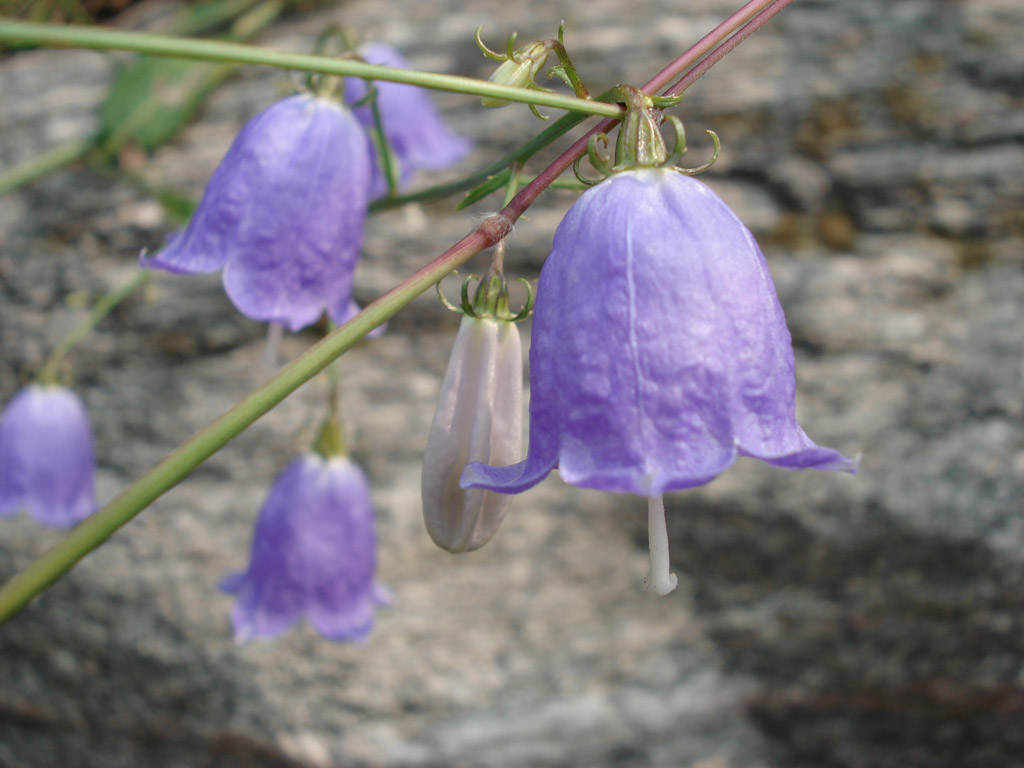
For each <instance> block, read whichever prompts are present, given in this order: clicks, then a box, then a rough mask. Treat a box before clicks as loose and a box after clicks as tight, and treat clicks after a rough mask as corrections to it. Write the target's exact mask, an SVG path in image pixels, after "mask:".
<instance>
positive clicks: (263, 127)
mask: <svg viewBox="0 0 1024 768" xmlns="http://www.w3.org/2000/svg"><path fill="white" fill-rule="evenodd" d="M371 163H372V158H371V156H370V153H369V148H368V139H367V136H366V134H365V132H364V131H363V129H362V127H361V126H360V124H359V121H358V120H356V118H355V117H354V116H353V115H352V113H351V112H350V111H349V110H347V109H346V108H345V107H343V106H341V105H340V104H337V103H336V102H333V101H330V100H328V99H321V98H316V97H314V96H310V95H306V94H300V95H296V96H291V97H289V98H287V99H284V100H282V101H279V102H277V103H276V104H274V105H272V106H270V107H268V108H267V109H265V110H263V111H262V112H260V113H259V114H258V115H256V116H255V117H253V118H252V119H251V120H249V122H248V123H246V124H245V127H243V128H242V130H241V132H240V133H239V134H238V136H237V137H236V138H235V140H234V142H233V143H232V144H231V147H230V148H229V149H228V152H227V154H226V155H225V156H224V159H223V160H221V163H220V165H218V166H217V169H216V170H215V171H214V172H213V176H212V177H211V178H210V182H209V183H208V184H207V185H206V191H205V192H204V193H203V199H202V201H201V202H200V203H199V208H198V209H197V210H196V212H195V214H194V215H193V216H192V220H191V221H190V222H189V225H188V228H187V229H185V231H184V232H178V233H176V234H175V235H173V236H172V237H171V238H169V240H168V241H167V243H166V244H165V246H164V248H163V249H162V250H161V251H160V252H159V253H157V254H156V255H155V256H153V257H152V258H150V259H146V258H145V256H144V255H143V257H140V259H139V261H140V263H141V264H142V266H145V267H156V268H158V269H164V270H167V271H168V272H177V273H182V274H199V273H207V272H216V271H217V270H218V269H222V268H223V270H224V290H225V291H226V292H227V294H228V297H229V298H230V299H231V301H232V302H233V303H234V305H235V306H236V307H237V308H238V310H239V311H240V312H241V313H242V314H244V315H246V316H248V317H251V318H252V319H254V320H261V321H266V322H273V323H279V324H281V325H284V326H287V327H288V328H289V329H290V330H292V331H297V330H299V329H300V328H303V327H305V326H307V325H310V324H311V323H314V322H316V321H317V320H318V319H319V317H320V315H321V314H322V313H323V312H324V310H326V311H327V312H328V314H329V315H330V316H331V318H332V319H333V320H335V321H336V322H338V323H341V322H344V321H345V319H347V317H348V316H350V315H351V313H352V310H351V304H352V301H351V293H352V278H353V273H354V272H355V268H356V261H357V259H358V257H359V249H360V246H361V245H362V241H363V224H364V222H365V219H366V207H367V204H368V201H369V190H370V174H371Z"/></svg>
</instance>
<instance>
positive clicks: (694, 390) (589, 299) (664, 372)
mask: <svg viewBox="0 0 1024 768" xmlns="http://www.w3.org/2000/svg"><path fill="white" fill-rule="evenodd" d="M795 389H796V382H795V378H794V372H793V348H792V343H791V339H790V335H789V331H788V329H787V328H786V320H785V317H784V316H783V313H782V308H781V306H780V305H779V301H778V298H777V297H776V294H775V287H774V285H773V283H772V279H771V275H770V274H769V272H768V267H767V264H766V263H765V260H764V257H763V256H762V254H761V251H760V249H759V248H758V246H757V243H756V242H755V241H754V238H753V236H752V235H751V234H750V232H749V231H748V230H747V228H746V227H745V226H744V225H743V224H742V223H741V222H740V221H739V219H737V218H736V216H735V215H734V214H733V213H732V211H730V210H729V208H728V207H727V206H726V205H725V203H724V202H722V200H721V199H720V198H719V197H718V196H717V195H715V194H714V193H713V192H712V191H711V190H710V189H709V188H708V187H707V186H705V185H704V184H703V183H701V182H699V181H697V180H695V179H692V178H689V177H686V176H682V175H680V174H679V173H676V172H674V171H671V170H668V169H656V168H647V169H635V170H631V171H626V172H622V173H618V174H615V175H614V176H612V177H611V178H609V179H607V180H606V181H604V182H602V183H601V184H599V185H597V186H596V187H594V188H593V189H590V190H588V191H587V192H585V193H584V194H583V195H582V196H581V197H580V199H579V200H578V201H577V202H576V203H575V204H574V205H573V206H572V208H571V209H570V210H569V212H568V213H567V214H566V216H565V219H564V220H563V221H562V223H561V224H560V225H559V227H558V230H557V232H556V233H555V238H554V246H553V248H552V251H551V255H550V256H548V259H547V261H546V262H545V264H544V268H543V270H542V272H541V276H540V283H539V285H538V289H537V303H536V310H535V314H534V322H533V339H532V346H531V349H530V447H529V451H528V454H527V457H526V460H525V461H522V462H520V463H519V464H515V465H512V466H509V467H490V466H487V465H484V464H479V463H477V464H470V465H469V466H467V467H466V469H465V471H464V473H463V475H462V481H461V482H462V486H463V487H467V488H489V489H491V490H495V491H501V492H504V493H519V492H520V491H523V490H526V489H527V488H530V487H532V486H533V485H535V484H537V483H538V482H540V481H541V480H542V479H544V477H546V476H547V474H548V473H549V472H550V471H551V470H552V469H554V468H555V467H558V469H559V472H560V473H561V475H562V478H563V479H564V480H565V481H566V482H569V483H572V484H574V485H579V486H583V487H585V488H597V489H600V490H604V491H616V492H627V493H636V494H641V495H644V496H647V497H649V498H650V499H651V519H652V521H655V519H656V518H657V517H658V515H659V512H658V508H659V505H660V503H661V499H660V496H661V494H662V493H663V492H664V491H670V490H674V489H681V488H691V487H694V486H698V485H702V484H704V483H707V482H710V481H711V480H712V479H714V478H715V477H716V476H717V475H718V474H720V473H721V472H722V471H724V470H725V469H726V468H727V467H728V466H729V465H731V464H732V463H733V462H734V461H735V460H736V458H737V457H738V456H751V457H754V458H758V459H761V460H763V461H766V462H768V463H769V464H772V465H775V466H779V467H787V468H790V469H801V468H813V469H826V470H839V471H845V472H853V471H855V470H856V461H855V460H851V459H848V458H847V457H845V456H843V455H842V454H840V453H838V452H837V451H834V450H832V449H830V448H820V447H818V446H816V445H815V444H814V443H813V442H812V441H811V439H810V438H809V437H807V435H806V434H805V433H804V431H803V429H801V428H800V425H799V424H797V421H796V415H795ZM663 526H664V521H663V517H662V518H661V520H660V525H659V526H658V528H660V531H659V530H656V526H655V525H654V524H652V526H651V534H652V535H651V538H652V554H654V553H655V549H656V548H658V549H659V550H660V549H661V548H662V544H663V545H664V551H663V552H660V554H663V555H664V558H663V562H662V563H661V565H660V566H658V567H659V568H662V573H660V574H655V576H654V579H653V584H652V583H651V582H649V583H648V584H649V588H651V589H652V590H653V591H658V592H660V593H665V592H667V591H671V588H672V586H674V577H671V580H670V579H669V577H670V574H668V559H667V540H665V538H664V527H663ZM656 537H658V538H660V539H661V540H662V541H660V542H656V541H655V538H656ZM652 570H653V568H652Z"/></svg>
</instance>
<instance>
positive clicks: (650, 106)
mask: <svg viewBox="0 0 1024 768" xmlns="http://www.w3.org/2000/svg"><path fill="white" fill-rule="evenodd" d="M612 98H613V99H615V100H617V101H618V102H619V103H621V104H624V105H625V107H626V116H625V117H624V118H623V119H622V123H621V124H620V125H619V135H618V138H617V139H616V143H615V158H614V163H613V164H609V162H608V161H607V160H606V159H605V158H603V157H601V155H600V153H599V152H598V148H597V144H598V142H601V143H602V144H603V145H604V146H605V147H607V145H608V137H607V135H605V134H603V133H598V134H595V135H593V136H591V137H590V141H589V143H588V144H587V158H588V160H589V161H590V164H591V165H592V166H593V167H594V169H595V170H596V171H597V172H598V174H599V178H597V179H591V178H587V177H585V176H583V175H582V173H581V172H580V160H577V161H576V162H575V163H574V164H573V173H575V174H576V178H577V179H579V180H580V181H581V182H583V183H584V184H586V185H588V186H593V185H594V184H597V183H599V182H600V181H603V180H604V179H605V178H607V177H608V176H611V175H612V174H613V173H619V172H621V171H628V170H632V169H634V168H670V169H671V170H674V171H677V172H679V173H683V174H686V175H688V176H692V175H694V174H697V173H701V172H702V171H706V170H707V169H708V168H710V167H711V166H712V165H713V164H714V162H715V161H716V160H717V159H718V154H719V151H720V149H721V143H720V141H719V139H718V134H716V133H715V132H714V131H705V133H707V134H708V136H710V137H711V141H712V142H713V143H714V152H713V154H712V156H711V159H710V160H709V161H708V162H706V163H704V164H703V165H699V166H697V167H694V168H680V167H678V166H677V165H676V164H677V163H678V162H679V161H680V160H681V159H682V157H683V155H684V154H686V130H685V128H683V123H682V121H681V120H680V119H679V118H678V117H675V116H674V115H669V116H668V117H665V116H663V115H662V114H661V110H662V109H664V108H665V107H673V106H675V105H677V104H679V102H680V101H681V100H682V97H681V96H651V95H649V94H646V93H644V92H643V91H641V90H639V89H637V88H633V87H631V86H625V85H620V86H616V88H614V89H612ZM665 123H669V124H670V125H671V126H672V129H673V131H674V132H675V144H674V145H673V147H672V151H671V152H670V151H669V150H668V147H667V145H666V143H665V139H664V136H663V135H662V126H663V125H664V124H665Z"/></svg>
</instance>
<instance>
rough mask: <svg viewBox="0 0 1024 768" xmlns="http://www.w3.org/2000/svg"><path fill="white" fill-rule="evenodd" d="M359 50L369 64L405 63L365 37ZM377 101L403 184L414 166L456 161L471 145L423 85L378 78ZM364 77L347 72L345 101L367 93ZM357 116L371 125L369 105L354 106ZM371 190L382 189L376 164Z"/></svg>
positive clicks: (445, 165) (447, 164) (406, 66)
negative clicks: (350, 74)
mask: <svg viewBox="0 0 1024 768" xmlns="http://www.w3.org/2000/svg"><path fill="white" fill-rule="evenodd" d="M360 53H361V54H362V56H363V58H364V59H366V61H367V62H368V63H370V64H382V65H384V66H388V67H398V68H401V69H409V62H407V61H406V60H405V59H404V58H403V57H402V55H401V54H400V53H399V52H398V51H396V50H395V49H394V48H392V47H391V46H389V45H385V44H384V43H367V44H366V45H364V46H362V48H361V49H360ZM375 85H376V88H377V100H378V101H377V103H378V108H379V110H380V114H381V122H382V123H383V125H384V135H385V136H386V137H387V140H388V143H389V144H390V145H391V148H392V149H393V150H394V153H395V155H396V156H397V158H398V161H399V166H400V171H401V179H400V182H401V183H400V186H403V187H404V186H405V185H406V184H407V183H408V182H409V180H410V178H411V177H412V172H413V171H414V170H419V169H425V170H442V169H444V168H448V167H450V166H452V165H455V164H456V163H458V162H459V161H460V160H462V158H464V157H465V156H466V155H467V154H468V152H469V150H470V149H471V148H472V142H470V140H469V139H467V138H466V137H464V136H459V135H458V134H456V133H454V132H453V131H452V130H451V129H450V128H448V126H447V125H445V122H444V120H443V118H442V117H441V114H440V112H438V111H437V107H435V106H434V104H433V102H432V101H431V99H430V95H429V94H428V93H427V92H426V91H425V90H423V89H422V88H417V87H415V86H412V85H405V84H403V83H390V82H384V81H378V82H376V83H375ZM366 92H367V88H366V82H365V81H363V80H360V79H358V78H354V77H350V78H347V79H346V80H345V101H346V102H348V103H349V104H354V103H355V102H357V101H359V100H360V99H362V98H363V97H365V96H366ZM355 113H356V117H358V118H359V120H360V122H362V124H363V125H364V126H365V127H366V130H367V132H368V133H369V132H370V131H372V130H373V114H372V110H371V109H370V108H369V107H368V106H364V107H357V108H356V109H355ZM374 178H375V181H374V184H373V191H372V192H371V194H372V196H374V197H376V196H377V195H379V194H381V193H383V192H384V191H386V186H384V180H383V178H382V176H381V175H380V172H379V170H376V171H375V175H374Z"/></svg>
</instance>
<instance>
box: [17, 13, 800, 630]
mask: <svg viewBox="0 0 1024 768" xmlns="http://www.w3.org/2000/svg"><path fill="white" fill-rule="evenodd" d="M788 2H790V0H776V4H778V5H779V6H780V8H781V7H782V6H784V5H785V4H787V3H788ZM770 5H773V3H771V2H767V1H766V0H754V1H753V2H750V3H748V4H747V5H745V6H744V7H743V9H741V10H740V11H738V12H737V13H736V14H733V16H730V17H729V19H726V21H725V22H723V23H722V24H721V25H719V27H716V28H715V30H713V31H712V32H711V33H709V34H708V35H706V36H705V37H704V38H702V39H701V40H700V41H698V43H697V44H696V45H695V46H694V47H693V48H691V49H690V50H689V51H687V52H686V53H685V54H683V56H680V57H679V58H677V59H676V60H675V61H673V62H672V64H670V65H669V66H667V67H665V69H663V70H662V71H661V72H659V73H658V75H656V76H655V77H654V78H653V79H652V80H651V81H649V82H648V83H647V84H646V85H645V86H644V90H645V91H648V92H651V91H654V90H660V89H661V88H663V87H665V86H666V85H667V84H668V83H669V82H671V81H672V80H673V79H675V78H676V77H679V75H681V74H683V71H684V69H685V68H686V67H687V66H690V65H692V64H693V63H694V62H696V61H697V60H699V59H700V58H701V57H703V56H704V55H706V54H707V53H708V52H710V51H711V50H712V49H713V48H715V46H716V45H718V43H719V42H721V41H722V40H724V39H725V38H727V37H729V35H731V34H732V33H733V32H735V31H736V30H737V29H739V28H740V27H742V26H743V25H744V24H745V23H747V22H748V21H751V20H752V19H754V17H755V16H757V14H759V13H760V12H761V11H764V10H765V9H766V8H767V7H768V6H770ZM759 18H760V17H759ZM764 21H767V18H761V19H760V21H754V22H751V25H752V26H753V28H751V29H749V31H747V32H746V34H747V35H749V34H750V33H752V32H753V31H754V30H755V29H756V28H757V27H759V26H760V25H761V24H763V23H764ZM10 26H11V25H10V24H3V23H0V39H2V38H3V29H4V28H5V27H10ZM36 26H38V25H36ZM730 50H731V49H730ZM306 58H314V59H315V58H316V57H306ZM719 58H720V57H719ZM716 61H717V59H716ZM253 63H261V62H253ZM709 66H710V65H709ZM330 74H336V73H330ZM684 79H685V78H684ZM680 82H682V81H680ZM674 88H679V84H677V85H676V86H674ZM533 93H535V92H533V91H531V92H530V94H531V95H532V94H533ZM615 122H616V121H614V120H604V121H602V122H601V123H599V124H598V125H597V126H596V127H595V128H594V129H593V130H591V131H590V132H588V134H587V135H585V136H583V137H582V138H580V139H579V140H578V141H576V143H575V144H573V145H572V146H571V147H570V148H569V149H567V150H566V151H564V152H563V153H562V154H561V155H559V156H558V158H556V159H555V161H554V162H552V163H551V164H550V165H549V166H548V167H547V168H545V169H544V170H543V171H541V173H539V174H538V175H537V176H536V178H534V179H533V181H531V182H530V183H529V184H527V185H526V186H525V187H524V188H523V189H522V190H520V192H519V193H518V194H517V195H516V196H515V197H514V198H513V199H512V201H511V202H509V204H508V205H506V206H505V207H504V208H503V209H502V210H501V211H500V212H499V213H497V214H494V215H493V216H490V217H488V218H487V219H485V220H484V221H483V222H482V223H481V224H480V225H479V226H477V227H476V228H475V229H474V230H473V231H472V232H470V233H469V234H468V235H466V236H465V237H463V238H462V239H461V240H459V241H458V242H457V243H455V245H453V246H452V247H451V248H449V249H448V250H446V251H445V252H444V253H442V254H441V255H440V256H438V257H437V258H436V259H434V260H433V261H431V262H430V263H429V264H427V265H426V266H425V267H422V268H421V269H419V270H418V271H417V272H415V273H414V274H413V275H411V276H410V277H408V278H407V279H406V280H404V281H402V282H401V283H400V284H399V285H397V286H395V287H394V288H392V289H391V290H390V291H388V292H387V293H385V294H384V295H383V296H381V297H380V298H378V299H377V300H376V301H374V302H372V303H371V304H369V305H368V306H367V307H366V308H365V309H364V310H363V311H362V312H360V313H359V314H358V315H356V316H355V317H354V318H352V319H351V320H349V321H348V322H347V323H345V324H344V325H342V326H341V327H340V328H338V329H337V330H335V331H333V332H332V333H330V334H328V335H327V336H326V337H324V339H322V340H321V341H320V342H318V343H317V344H315V345H314V346H313V347H311V348H310V349H308V350H307V351H306V352H305V353H304V354H303V355H302V356H300V357H299V358H298V359H296V360H294V361H293V362H291V363H289V364H288V365H286V366H285V367H284V368H282V369H281V370H280V371H279V372H278V373H277V374H276V375H274V376H273V377H272V378H271V379H270V380H269V381H268V382H266V383H265V384H263V385H262V386H260V387H259V388H257V389H256V390H255V391H253V392H252V393H250V394H249V395H248V396H246V397H245V398H244V399H242V400H241V401H240V402H239V403H237V404H236V405H235V406H234V407H233V408H231V409H230V410H229V411H227V412H226V413H225V414H223V415H222V416H221V417H220V418H218V419H217V420H216V421H214V422H213V423H211V424H210V425H208V426H207V427H205V428H204V429H202V430H200V431H199V432H198V433H196V434H195V435H194V436H193V437H192V438H190V439H189V440H188V441H186V442H185V443H184V444H183V445H181V446H180V447H179V448H178V449H177V450H175V451H174V452H173V453H171V454H170V455H169V456H168V457H167V458H166V459H164V460H163V461H161V462H160V463H159V464H157V465H156V466H155V467H153V468H152V469H151V470H149V471H148V472H147V473H146V474H145V475H143V476H142V477H141V478H139V480H137V481H136V482H135V483H133V484H132V485H131V486H129V487H128V488H127V489H125V490H124V491H123V492H122V493H121V494H120V495H119V496H117V497H116V498H115V499H114V500H113V501H111V502H110V503H109V504H107V505H106V506H104V507H103V508H102V509H100V510H99V511H97V512H96V513H95V514H94V515H92V516H91V517H89V518H87V519H86V520H85V521H83V522H82V523H80V524H79V525H78V526H77V527H75V528H74V529H72V530H71V532H70V533H68V535H67V536H66V537H65V538H64V539H62V540H61V541H60V542H58V543H57V544H56V545H55V546H54V547H53V548H52V549H50V550H49V551H47V552H45V553H44V554H43V555H41V556H40V557H38V558H36V559H35V560H34V561H32V562H31V563H30V564H29V565H28V567H26V568H25V569H24V570H22V571H21V572H20V573H18V574H16V575H15V576H14V577H13V578H12V579H11V580H10V581H9V582H8V583H7V584H6V585H4V587H3V588H2V589H0V624H2V623H3V622H5V621H7V620H8V619H10V618H11V617H12V616H13V615H14V614H16V613H17V612H18V611H19V610H21V608H23V607H24V606H25V605H26V604H27V603H28V602H29V601H30V600H32V598H34V597H35V596H36V595H38V594H39V593H40V592H42V591H43V590H44V589H46V588H47V587H49V586H50V585H51V584H53V583H54V582H55V581H57V580H58V579H59V578H61V576H63V575H64V574H65V573H67V572H68V571H69V570H71V568H72V567H74V565H75V564H76V563H77V562H78V561H79V560H81V559H82V558H83V557H85V556H86V555H88V554H89V553H90V552H91V551H93V550H94V549H96V547H98V546H100V545H101V544H102V543H103V542H104V541H106V540H107V539H108V538H109V537H110V536H111V535H113V534H114V533H115V532H116V531H117V530H118V529H119V528H121V527H122V526H123V525H125V524H126V523H128V522H129V521H130V520H131V519H132V518H134V517H135V516H136V515H137V514H139V513H140V512H141V511H142V510H143V509H144V508H145V507H147V506H148V505H149V504H151V503H152V502H153V501H154V500H156V499H157V498H159V497H160V496H161V495H163V494H164V493H165V492H167V491H168V490H170V489H171V488H173V487H174V486H175V485H177V484H178V483H179V482H181V481H182V480H183V479H184V478H185V477H186V476H187V475H188V474H189V473H191V472H192V470H194V469H195V468H196V467H197V466H199V465H200V464H201V463H202V462H203V461H205V460H206V459H208V458H209V457H210V456H212V455H213V454H214V453H216V452H217V451H218V450H220V449H221V448H222V447H224V446H225V445H227V443H229V442H230V441H231V440H232V439H234V438H235V437H237V436H238V435H239V434H240V433H241V432H242V431H243V430H245V429H246V428H247V427H248V426H250V425H251V424H253V423H254V422H255V421H256V420H257V419H259V418H260V417H261V416H262V415H263V414H265V413H267V411H269V410H270V409H271V408H273V407H274V406H275V405H277V404H278V403H280V402H281V401H282V400H283V399H284V398H285V397H287V396H288V395H289V394H291V393H292V392H294V391H295V390H296V389H298V388H299V387H300V386H301V385H302V384H304V383H305V382H306V381H308V380H309V379H311V378H313V376H315V375H316V374H317V373H319V372H320V371H321V370H322V369H323V368H324V367H326V366H327V365H329V364H330V363H331V362H333V361H334V360H336V359H337V358H338V357H339V356H340V355H341V354H342V353H343V352H345V351H346V350H348V349H350V348H351V347H352V346H353V345H354V344H355V343H356V342H357V341H359V340H360V339H361V338H363V337H364V336H365V335H366V334H368V333H369V332H370V331H371V330H373V329H374V328H376V327H377V326H378V325H380V324H381V323H383V322H384V321H385V320H387V319H388V318H390V317H391V316H393V315H394V314H395V313H397V312H398V311H399V310H400V309H401V308H402V307H404V306H406V305H407V304H408V303H409V302H411V301H412V300H413V299H414V298H415V297H416V296H418V295H419V294H421V293H423V292H424V291H426V290H427V289H429V288H430V287H431V286H433V285H435V284H436V283H437V282H438V281H439V280H440V279H441V278H443V277H445V276H446V275H448V274H449V273H450V272H451V271H452V270H454V269H455V268H456V267H458V266H460V265H461V264H463V263H465V262H466V261H468V260H469V259H470V258H471V257H472V256H473V255H475V254H477V253H479V252H480V251H482V250H484V249H485V248H489V247H491V246H493V245H496V244H497V243H499V242H500V241H501V240H502V239H503V238H504V237H505V236H507V235H508V234H509V232H510V231H511V229H512V225H513V224H514V223H515V221H516V220H517V219H518V218H519V217H520V216H521V215H522V214H523V213H524V212H525V211H526V210H527V208H529V207H530V205H531V204H532V203H533V202H534V201H535V200H536V199H537V197H538V196H539V195H540V194H541V192H543V191H544V190H545V189H547V187H548V186H550V185H551V184H552V182H554V180H555V179H557V178H558V177H559V176H560V175H561V174H562V173H563V172H564V171H566V170H567V169H568V168H569V167H570V166H571V165H572V163H573V162H574V161H575V160H576V159H577V158H578V157H581V156H582V155H583V153H584V151H586V147H587V141H588V140H589V136H590V135H591V134H593V133H596V132H598V131H602V130H607V129H608V128H610V127H611V126H612V125H614V124H615Z"/></svg>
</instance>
